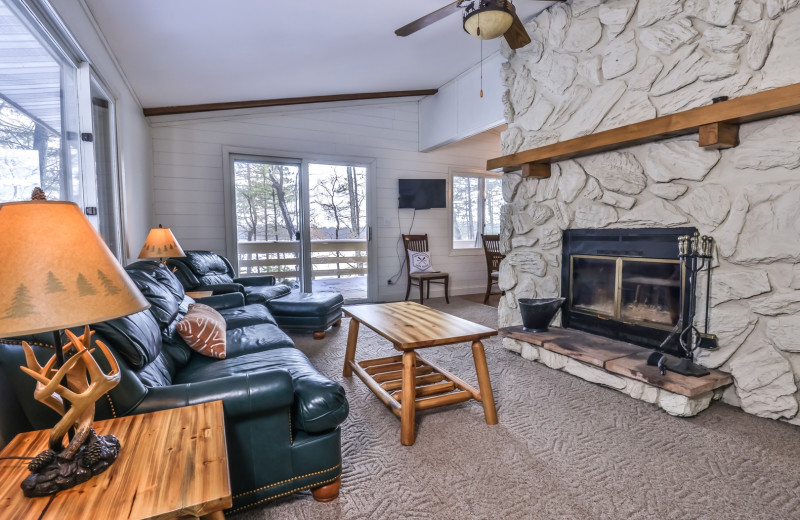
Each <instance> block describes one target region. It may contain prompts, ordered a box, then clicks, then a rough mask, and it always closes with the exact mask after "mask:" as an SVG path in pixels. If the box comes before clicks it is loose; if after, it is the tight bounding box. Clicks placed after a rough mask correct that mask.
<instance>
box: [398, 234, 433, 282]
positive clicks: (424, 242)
mask: <svg viewBox="0 0 800 520" xmlns="http://www.w3.org/2000/svg"><path fill="white" fill-rule="evenodd" d="M403 250H404V251H405V253H406V273H408V271H409V270H410V269H411V266H410V265H409V263H408V252H409V251H414V252H416V253H424V252H426V251H428V235H427V233H426V234H424V235H403Z"/></svg>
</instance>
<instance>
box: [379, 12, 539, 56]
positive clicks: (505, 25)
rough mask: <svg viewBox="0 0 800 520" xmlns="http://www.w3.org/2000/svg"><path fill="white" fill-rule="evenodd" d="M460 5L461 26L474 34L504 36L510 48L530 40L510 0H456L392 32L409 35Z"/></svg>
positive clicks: (398, 34) (477, 35) (436, 20)
mask: <svg viewBox="0 0 800 520" xmlns="http://www.w3.org/2000/svg"><path fill="white" fill-rule="evenodd" d="M459 9H463V10H464V30H465V31H466V32H468V33H469V34H471V35H472V36H475V37H476V38H480V39H481V40H491V39H494V38H497V37H499V36H503V37H505V39H506V41H507V42H508V45H509V46H510V47H511V48H512V49H519V48H520V47H524V46H525V45H527V44H529V43H530V42H531V37H530V36H528V32H527V31H526V30H525V26H524V25H522V20H520V19H519V16H517V13H516V9H515V8H514V4H512V3H511V0H456V1H455V2H453V3H450V4H447V5H446V6H444V7H442V8H441V9H437V10H436V11H434V12H432V13H430V14H427V15H425V16H423V17H422V18H420V19H418V20H414V21H413V22H411V23H410V24H408V25H404V26H403V27H401V28H399V29H397V30H396V31H395V32H394V33H395V34H396V35H397V36H408V35H409V34H413V33H415V32H417V31H419V30H420V29H423V28H425V27H427V26H429V25H431V24H432V23H434V22H438V21H439V20H441V19H442V18H445V17H446V16H450V15H451V14H453V13H455V12H456V11H458V10H459Z"/></svg>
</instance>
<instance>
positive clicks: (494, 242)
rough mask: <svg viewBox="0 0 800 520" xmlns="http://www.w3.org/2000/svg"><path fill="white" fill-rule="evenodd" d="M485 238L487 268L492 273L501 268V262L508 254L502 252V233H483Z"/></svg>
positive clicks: (482, 235) (482, 236) (484, 247)
mask: <svg viewBox="0 0 800 520" xmlns="http://www.w3.org/2000/svg"><path fill="white" fill-rule="evenodd" d="M481 239H482V240H483V250H484V252H485V253H486V268H487V269H488V270H489V272H490V273H491V272H492V271H497V270H498V269H500V262H501V261H502V260H503V258H505V257H506V256H505V255H503V254H500V235H484V234H483V233H481Z"/></svg>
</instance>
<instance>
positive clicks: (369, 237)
mask: <svg viewBox="0 0 800 520" xmlns="http://www.w3.org/2000/svg"><path fill="white" fill-rule="evenodd" d="M367 242H372V226H369V227H367Z"/></svg>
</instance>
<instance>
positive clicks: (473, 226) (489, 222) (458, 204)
mask: <svg viewBox="0 0 800 520" xmlns="http://www.w3.org/2000/svg"><path fill="white" fill-rule="evenodd" d="M450 185H451V190H452V192H451V199H452V201H453V203H452V222H453V226H452V236H453V242H452V243H453V249H477V248H481V247H483V245H482V243H481V233H483V234H487V235H497V234H499V233H500V208H501V207H502V205H503V181H502V178H500V177H497V176H494V175H491V174H489V173H480V174H479V173H468V174H462V173H456V174H453V179H452V182H451V183H450Z"/></svg>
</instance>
